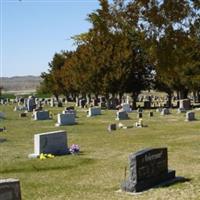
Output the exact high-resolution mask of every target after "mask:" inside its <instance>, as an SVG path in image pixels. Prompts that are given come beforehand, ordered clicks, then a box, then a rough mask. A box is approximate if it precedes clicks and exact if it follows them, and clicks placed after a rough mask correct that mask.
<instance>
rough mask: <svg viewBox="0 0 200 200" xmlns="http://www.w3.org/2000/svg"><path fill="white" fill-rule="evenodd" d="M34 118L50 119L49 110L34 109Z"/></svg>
mask: <svg viewBox="0 0 200 200" xmlns="http://www.w3.org/2000/svg"><path fill="white" fill-rule="evenodd" d="M33 115H34V120H47V119H50V117H49V111H46V110H45V111H36V112H34V114H33Z"/></svg>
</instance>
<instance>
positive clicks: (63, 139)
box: [29, 130, 68, 157]
mask: <svg viewBox="0 0 200 200" xmlns="http://www.w3.org/2000/svg"><path fill="white" fill-rule="evenodd" d="M41 153H45V154H53V155H65V154H67V153H68V146H67V133H66V131H63V130H60V131H54V132H46V133H40V134H35V135H34V154H30V155H29V157H31V156H33V155H35V156H39V155H40V154H41Z"/></svg>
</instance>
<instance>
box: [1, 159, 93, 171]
mask: <svg viewBox="0 0 200 200" xmlns="http://www.w3.org/2000/svg"><path fill="white" fill-rule="evenodd" d="M79 158H80V157H79ZM45 161H47V162H45ZM45 161H41V162H40V161H39V162H38V161H37V163H33V162H32V163H31V164H27V163H26V164H25V165H23V163H18V164H16V165H15V166H12V167H8V168H4V169H1V170H0V173H1V174H8V173H26V172H39V171H52V170H68V169H75V168H78V167H79V166H84V165H91V164H94V163H95V162H96V160H95V159H91V158H80V159H78V160H75V161H73V162H69V163H60V162H56V161H55V163H53V165H52V162H51V163H50V164H48V159H47V160H45ZM51 165H52V166H51Z"/></svg>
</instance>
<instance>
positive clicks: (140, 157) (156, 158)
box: [0, 132, 176, 200]
mask: <svg viewBox="0 0 200 200" xmlns="http://www.w3.org/2000/svg"><path fill="white" fill-rule="evenodd" d="M58 134H59V135H58ZM65 136H66V135H65V134H63V133H62V132H60V133H51V134H42V135H37V136H36V137H39V138H37V141H38V139H39V141H40V143H41V144H42V145H44V144H45V147H44V148H43V149H42V150H43V152H44V153H45V152H46V153H52V151H50V149H51V150H53V152H55V151H54V150H55V149H56V153H59V155H63V154H66V153H67V151H66V146H65V145H66V143H65V142H64V141H66V138H65ZM55 141H57V142H55ZM58 141H59V142H58ZM55 143H56V144H55ZM52 145H53V147H54V149H53V148H52ZM40 152H41V151H40ZM125 174H126V168H125ZM125 179H126V175H125ZM175 179H176V171H175V170H169V169H168V153H167V148H150V149H144V150H141V151H138V152H136V153H133V154H131V155H130V156H129V177H128V178H127V179H126V180H124V181H123V182H122V184H121V189H122V191H125V192H141V191H144V190H147V189H149V188H152V187H154V186H156V185H158V184H163V183H165V184H169V181H171V182H172V181H174V180H175ZM0 199H1V200H5V199H7V200H21V191H20V182H19V180H16V179H3V180H0Z"/></svg>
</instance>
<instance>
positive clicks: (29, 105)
mask: <svg viewBox="0 0 200 200" xmlns="http://www.w3.org/2000/svg"><path fill="white" fill-rule="evenodd" d="M35 108H36V104H35V99H34V98H33V97H29V98H28V100H27V109H28V111H29V112H32V111H33V109H35Z"/></svg>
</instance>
